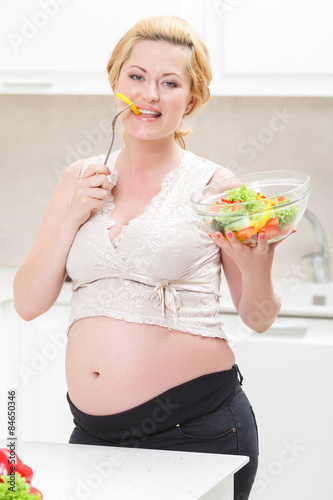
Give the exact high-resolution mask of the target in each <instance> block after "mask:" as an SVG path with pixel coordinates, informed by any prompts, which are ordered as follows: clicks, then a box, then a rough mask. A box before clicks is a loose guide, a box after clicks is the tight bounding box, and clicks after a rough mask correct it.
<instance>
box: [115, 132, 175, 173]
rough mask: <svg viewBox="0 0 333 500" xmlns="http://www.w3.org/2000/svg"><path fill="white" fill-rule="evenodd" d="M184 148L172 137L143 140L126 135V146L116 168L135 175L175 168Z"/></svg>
mask: <svg viewBox="0 0 333 500" xmlns="http://www.w3.org/2000/svg"><path fill="white" fill-rule="evenodd" d="M183 153H184V150H183V149H182V148H181V147H180V146H178V145H177V144H176V142H175V141H174V138H173V137H172V138H170V139H164V140H163V141H162V140H161V141H143V140H137V139H135V138H127V137H126V146H125V147H124V149H123V150H122V152H121V154H120V156H119V158H118V168H121V169H122V170H125V169H126V171H127V172H128V173H129V174H131V175H135V176H142V175H145V176H146V175H147V176H149V175H154V174H158V173H160V172H163V171H168V170H173V169H174V168H176V167H177V166H178V164H179V162H180V160H181V158H182V156H183Z"/></svg>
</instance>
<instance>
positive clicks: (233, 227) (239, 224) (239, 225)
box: [224, 217, 250, 231]
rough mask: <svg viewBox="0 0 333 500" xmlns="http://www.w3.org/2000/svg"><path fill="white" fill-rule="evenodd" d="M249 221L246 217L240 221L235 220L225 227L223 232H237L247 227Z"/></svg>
mask: <svg viewBox="0 0 333 500" xmlns="http://www.w3.org/2000/svg"><path fill="white" fill-rule="evenodd" d="M249 225H250V219H249V218H248V217H242V218H241V219H235V220H234V221H232V222H230V223H229V224H227V225H226V226H224V230H225V231H239V230H240V229H244V228H245V227H249Z"/></svg>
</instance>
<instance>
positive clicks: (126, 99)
mask: <svg viewBox="0 0 333 500" xmlns="http://www.w3.org/2000/svg"><path fill="white" fill-rule="evenodd" d="M116 97H119V99H121V100H122V101H124V102H126V104H131V105H132V106H131V110H132V111H133V112H134V113H135V114H136V115H141V113H140V111H139V110H138V108H137V107H136V106H135V104H133V103H132V101H130V100H129V99H128V98H127V97H125V96H124V95H123V94H120V93H119V92H117V93H116Z"/></svg>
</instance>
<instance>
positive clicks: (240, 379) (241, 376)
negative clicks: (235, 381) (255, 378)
mask: <svg viewBox="0 0 333 500" xmlns="http://www.w3.org/2000/svg"><path fill="white" fill-rule="evenodd" d="M235 367H236V370H237V373H238V376H239V383H240V385H242V384H243V380H244V377H243V375H242V374H241V372H240V369H239V368H238V365H237V364H235Z"/></svg>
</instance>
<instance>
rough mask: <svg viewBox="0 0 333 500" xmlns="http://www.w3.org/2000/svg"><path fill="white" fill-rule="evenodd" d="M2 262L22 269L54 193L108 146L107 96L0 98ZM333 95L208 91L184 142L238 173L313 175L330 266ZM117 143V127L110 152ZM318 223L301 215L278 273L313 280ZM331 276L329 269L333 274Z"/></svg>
mask: <svg viewBox="0 0 333 500" xmlns="http://www.w3.org/2000/svg"><path fill="white" fill-rule="evenodd" d="M0 106H1V117H0V120H1V136H2V147H1V164H0V201H1V213H2V217H1V219H0V265H2V266H19V265H20V264H21V262H22V261H23V259H24V257H25V255H26V254H27V252H28V251H29V248H30V247H31V245H32V243H33V241H34V239H35V237H36V235H37V232H38V229H39V226H40V223H41V221H42V217H43V213H44V211H45V209H46V206H47V203H48V200H49V199H50V197H51V194H52V191H53V189H54V187H55V185H56V183H57V181H58V179H59V176H60V175H61V172H62V171H63V169H64V168H65V167H66V165H68V164H69V163H71V162H72V161H74V160H76V159H78V158H82V157H89V156H93V155H94V154H98V153H100V152H106V151H107V149H108V146H109V142H110V139H111V118H112V116H113V114H114V111H115V104H114V102H113V98H112V97H111V96H110V97H108V96H54V95H52V96H51V95H50V96H47V95H42V96H39V95H29V96H24V95H1V96H0ZM332 116H333V99H332V98H304V97H302V98H296V97H289V98H288V97H212V98H211V100H210V102H209V103H208V104H207V105H206V107H205V108H203V109H202V110H201V111H200V112H199V114H198V115H196V116H194V117H192V118H188V119H187V121H185V125H189V126H191V128H192V129H193V133H192V135H191V136H190V137H188V138H187V140H186V145H187V149H190V150H192V151H193V152H194V153H196V154H198V155H202V156H205V157H208V158H210V159H212V160H214V161H216V162H218V163H220V164H224V165H225V166H227V167H228V168H230V169H232V170H234V171H235V173H236V174H240V173H248V172H255V171H262V170H274V169H296V170H303V171H305V172H307V173H308V174H309V175H310V176H311V180H312V195H311V198H310V202H309V206H308V208H309V209H310V210H311V211H312V212H313V213H314V214H315V215H316V216H317V217H318V218H319V219H320V221H321V223H322V225H323V227H324V230H325V232H326V235H327V237H328V240H329V245H330V261H331V274H332V268H333V265H332V264H333V256H332V254H333V221H332V205H331V199H332V187H333V143H332V137H333V119H332ZM120 146H121V127H120V125H118V128H117V138H116V142H115V146H114V149H116V148H117V147H120ZM315 248H316V240H315V236H314V231H313V228H312V226H311V224H310V222H309V221H308V220H307V219H305V218H304V219H303V220H302V221H301V223H300V224H299V226H298V231H297V233H296V234H294V235H291V236H290V237H289V238H288V239H287V240H286V241H284V242H283V243H282V244H281V245H280V246H279V247H278V248H277V251H276V259H275V264H274V269H273V274H274V276H276V277H290V276H292V277H294V276H298V277H300V278H301V279H303V280H311V279H312V278H313V276H312V268H311V263H310V261H309V260H302V256H304V255H306V254H308V253H310V252H313V251H314V250H315ZM332 276H333V274H332Z"/></svg>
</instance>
